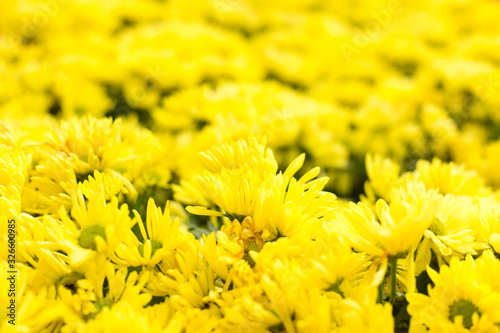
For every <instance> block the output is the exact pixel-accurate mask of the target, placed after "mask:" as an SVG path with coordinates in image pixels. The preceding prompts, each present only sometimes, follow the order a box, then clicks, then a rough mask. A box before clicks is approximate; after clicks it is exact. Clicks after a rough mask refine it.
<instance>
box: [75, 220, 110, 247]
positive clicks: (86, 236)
mask: <svg viewBox="0 0 500 333" xmlns="http://www.w3.org/2000/svg"><path fill="white" fill-rule="evenodd" d="M96 236H100V237H101V238H102V239H104V240H106V230H104V227H102V226H100V225H93V226H90V227H88V228H85V229H83V230H82V231H81V232H80V237H79V238H78V244H80V246H81V247H83V248H85V249H91V250H95V249H96V248H97V246H96V243H95V237H96Z"/></svg>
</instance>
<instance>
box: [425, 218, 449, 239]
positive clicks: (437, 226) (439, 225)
mask: <svg viewBox="0 0 500 333" xmlns="http://www.w3.org/2000/svg"><path fill="white" fill-rule="evenodd" d="M429 230H430V231H432V232H433V233H434V235H436V236H444V235H445V234H446V228H445V226H444V223H443V222H441V220H440V219H438V218H437V217H435V218H434V222H432V224H431V226H430V227H429Z"/></svg>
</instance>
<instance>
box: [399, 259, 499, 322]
mask: <svg viewBox="0 0 500 333" xmlns="http://www.w3.org/2000/svg"><path fill="white" fill-rule="evenodd" d="M427 272H428V274H429V276H430V278H431V279H432V282H433V283H434V287H432V288H429V296H426V295H423V294H415V293H412V294H407V295H406V298H407V299H408V301H409V306H408V312H409V313H410V314H411V315H412V319H411V327H410V332H427V331H428V332H499V331H500V328H499V327H498V323H500V295H499V294H498V292H497V291H495V290H496V289H497V288H496V287H495V288H494V287H493V286H494V285H496V284H498V281H493V282H494V284H493V285H490V282H492V281H491V280H490V281H488V280H483V278H482V277H481V275H479V274H478V273H480V271H477V270H476V265H475V262H474V259H472V257H471V256H470V255H467V257H466V259H465V260H464V261H460V260H459V259H458V258H456V257H455V258H452V260H451V262H450V266H449V267H448V266H441V268H440V272H439V273H438V272H436V271H434V270H433V269H431V268H427Z"/></svg>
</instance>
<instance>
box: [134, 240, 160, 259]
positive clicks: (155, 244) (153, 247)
mask: <svg viewBox="0 0 500 333" xmlns="http://www.w3.org/2000/svg"><path fill="white" fill-rule="evenodd" d="M162 247H163V245H162V244H161V243H160V242H158V241H157V240H154V239H152V240H151V257H152V256H154V254H155V252H156V251H157V250H159V249H161V248H162ZM139 253H140V254H141V256H143V257H144V244H141V245H139Z"/></svg>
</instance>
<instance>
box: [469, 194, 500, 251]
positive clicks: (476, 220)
mask: <svg viewBox="0 0 500 333" xmlns="http://www.w3.org/2000/svg"><path fill="white" fill-rule="evenodd" d="M499 216H500V204H499V203H498V202H497V200H495V199H493V198H481V199H480V200H479V202H478V203H476V204H475V205H474V209H473V215H472V220H473V226H474V229H475V230H476V231H477V234H476V239H477V241H479V242H481V243H483V244H486V245H489V246H491V247H492V248H493V249H494V250H495V252H496V253H500V221H499Z"/></svg>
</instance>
